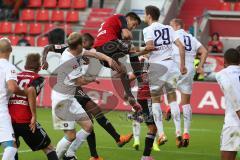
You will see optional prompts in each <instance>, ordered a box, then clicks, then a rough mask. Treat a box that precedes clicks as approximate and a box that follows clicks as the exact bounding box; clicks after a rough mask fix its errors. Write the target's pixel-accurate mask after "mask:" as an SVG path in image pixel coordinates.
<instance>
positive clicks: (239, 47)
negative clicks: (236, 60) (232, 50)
mask: <svg viewBox="0 0 240 160" xmlns="http://www.w3.org/2000/svg"><path fill="white" fill-rule="evenodd" d="M236 50H238V52H239V53H240V45H239V46H237V48H236Z"/></svg>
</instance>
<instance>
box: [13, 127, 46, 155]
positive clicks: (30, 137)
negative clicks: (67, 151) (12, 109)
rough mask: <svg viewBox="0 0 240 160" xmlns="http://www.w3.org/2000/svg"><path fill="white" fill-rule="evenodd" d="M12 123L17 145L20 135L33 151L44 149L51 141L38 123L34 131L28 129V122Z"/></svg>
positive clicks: (18, 144)
mask: <svg viewBox="0 0 240 160" xmlns="http://www.w3.org/2000/svg"><path fill="white" fill-rule="evenodd" d="M12 125H13V130H14V133H15V136H16V143H17V146H18V147H19V146H20V141H19V137H22V138H23V140H24V141H25V143H26V144H27V145H28V146H29V147H30V148H31V149H32V150H33V151H38V150H41V149H44V148H46V147H47V146H49V144H50V143H51V140H50V138H49V136H48V135H47V133H46V131H45V130H44V129H43V128H42V126H41V125H40V124H39V123H37V126H36V130H35V132H34V133H32V131H31V130H30V127H29V123H13V124H12Z"/></svg>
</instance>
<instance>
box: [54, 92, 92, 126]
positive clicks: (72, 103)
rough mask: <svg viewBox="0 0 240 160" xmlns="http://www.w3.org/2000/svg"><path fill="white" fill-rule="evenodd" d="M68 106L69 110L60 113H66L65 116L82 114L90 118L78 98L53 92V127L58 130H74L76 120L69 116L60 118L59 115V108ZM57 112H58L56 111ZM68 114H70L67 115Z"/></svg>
mask: <svg viewBox="0 0 240 160" xmlns="http://www.w3.org/2000/svg"><path fill="white" fill-rule="evenodd" d="M65 106H67V108H68V110H67V111H66V112H62V113H60V114H65V115H63V117H68V115H69V116H71V115H73V116H74V115H79V114H81V115H82V116H83V117H85V119H87V120H89V117H88V115H87V113H86V112H85V110H84V109H83V108H82V106H81V105H80V104H79V103H78V101H77V100H76V98H74V97H67V96H66V95H62V94H60V93H57V92H55V91H53V92H52V118H53V127H54V129H56V130H73V129H75V123H76V122H75V120H72V119H71V117H69V118H67V119H66V118H62V117H61V118H60V117H59V116H57V115H59V112H57V111H59V108H62V107H65ZM56 112H57V113H56ZM67 114H68V115H67Z"/></svg>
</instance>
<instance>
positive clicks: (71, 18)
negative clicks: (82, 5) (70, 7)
mask: <svg viewBox="0 0 240 160" xmlns="http://www.w3.org/2000/svg"><path fill="white" fill-rule="evenodd" d="M66 21H67V22H68V23H77V22H78V21H79V12H78V11H68V12H67V17H66Z"/></svg>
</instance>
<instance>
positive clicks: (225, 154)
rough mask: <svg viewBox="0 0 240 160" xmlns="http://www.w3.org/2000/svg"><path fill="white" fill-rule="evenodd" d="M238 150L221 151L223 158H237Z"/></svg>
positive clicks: (225, 159) (229, 159)
mask: <svg viewBox="0 0 240 160" xmlns="http://www.w3.org/2000/svg"><path fill="white" fill-rule="evenodd" d="M236 155H237V152H236V151H221V160H236Z"/></svg>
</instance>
